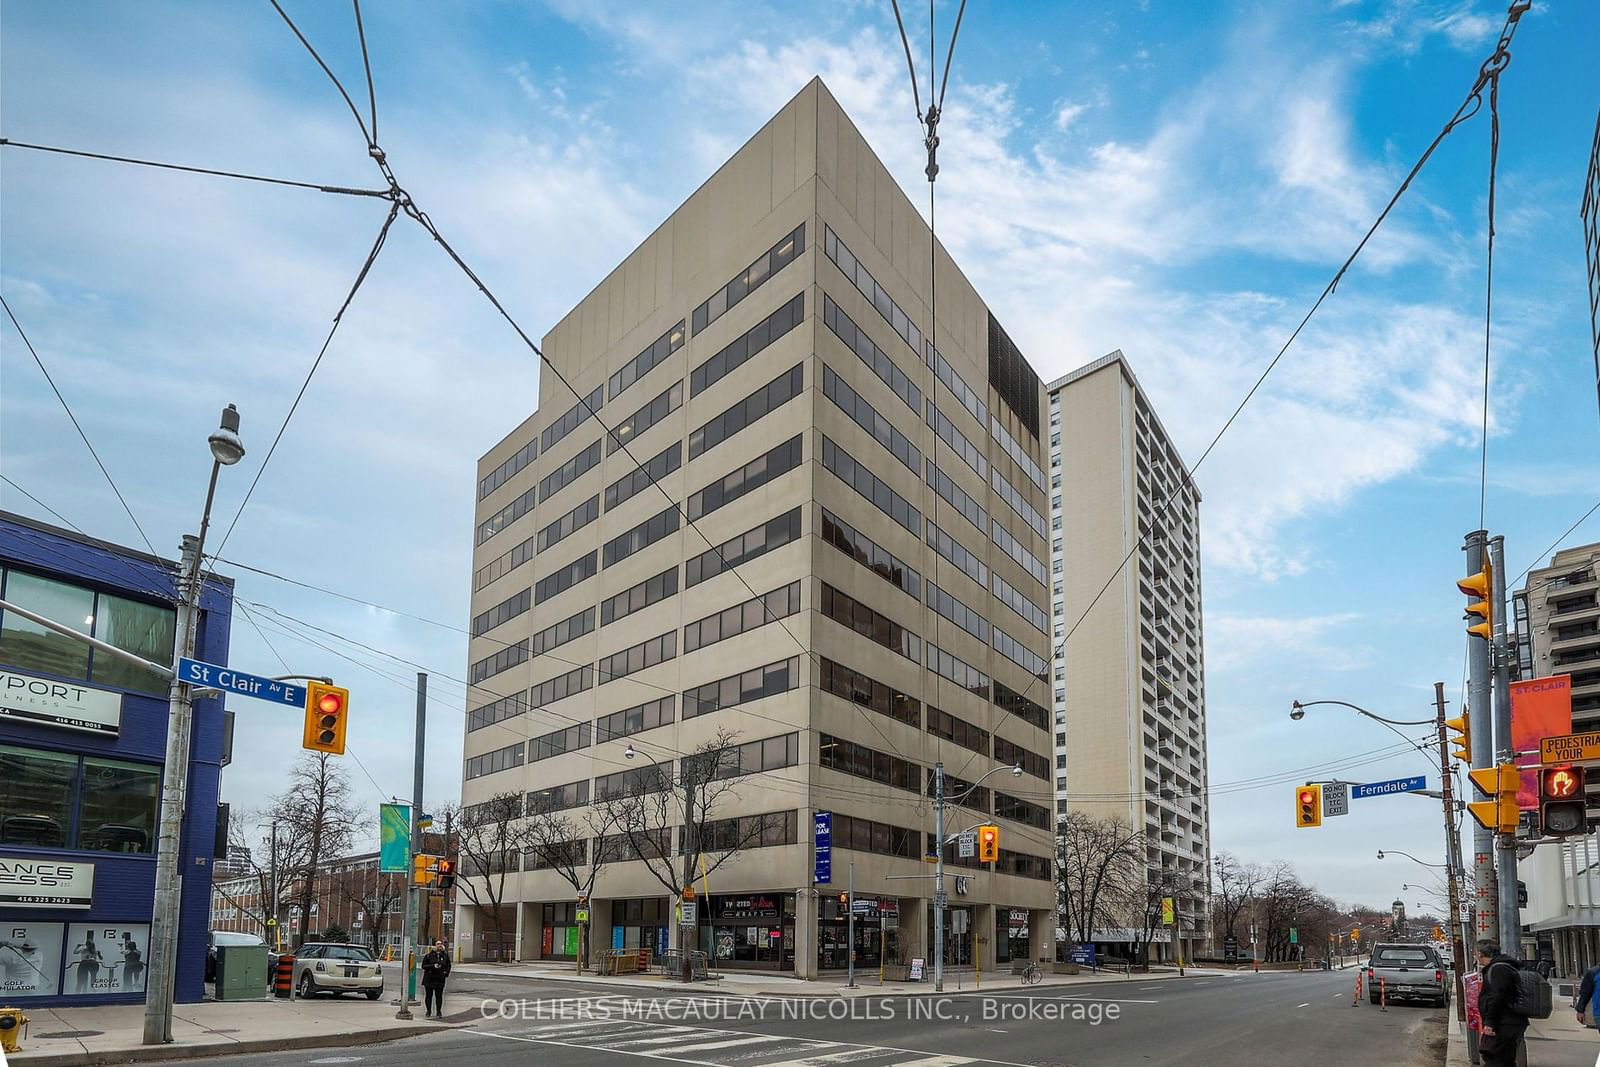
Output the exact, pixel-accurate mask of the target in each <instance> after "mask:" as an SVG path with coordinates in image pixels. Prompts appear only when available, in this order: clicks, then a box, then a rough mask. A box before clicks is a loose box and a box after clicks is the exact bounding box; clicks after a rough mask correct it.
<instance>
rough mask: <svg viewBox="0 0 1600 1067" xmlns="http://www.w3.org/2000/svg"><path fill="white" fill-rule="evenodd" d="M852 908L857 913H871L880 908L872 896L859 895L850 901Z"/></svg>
mask: <svg viewBox="0 0 1600 1067" xmlns="http://www.w3.org/2000/svg"><path fill="white" fill-rule="evenodd" d="M850 910H851V911H853V912H855V913H856V914H857V915H871V914H872V913H873V912H875V911H877V910H878V902H877V901H876V900H872V899H870V898H864V897H857V898H856V899H855V900H852V901H851V902H850Z"/></svg>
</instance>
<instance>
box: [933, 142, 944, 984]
mask: <svg viewBox="0 0 1600 1067" xmlns="http://www.w3.org/2000/svg"><path fill="white" fill-rule="evenodd" d="M930 165H931V164H930ZM933 847H934V853H933V991H934V992H935V993H943V992H944V906H945V896H944V760H939V761H938V762H937V763H935V764H934V765H933Z"/></svg>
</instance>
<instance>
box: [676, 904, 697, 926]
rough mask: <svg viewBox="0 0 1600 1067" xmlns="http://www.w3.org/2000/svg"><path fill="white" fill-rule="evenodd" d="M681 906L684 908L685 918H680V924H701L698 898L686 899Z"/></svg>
mask: <svg viewBox="0 0 1600 1067" xmlns="http://www.w3.org/2000/svg"><path fill="white" fill-rule="evenodd" d="M681 906H682V909H683V918H682V919H681V920H680V925H683V926H699V925H700V910H699V909H700V902H699V901H697V900H685V901H684V902H683V904H682V905H681Z"/></svg>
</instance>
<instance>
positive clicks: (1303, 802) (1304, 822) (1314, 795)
mask: <svg viewBox="0 0 1600 1067" xmlns="http://www.w3.org/2000/svg"><path fill="white" fill-rule="evenodd" d="M1294 824H1295V826H1297V827H1300V828H1301V829H1304V828H1305V827H1308V826H1321V825H1322V787H1321V786H1320V785H1303V786H1301V787H1300V788H1299V789H1296V790H1295V791H1294Z"/></svg>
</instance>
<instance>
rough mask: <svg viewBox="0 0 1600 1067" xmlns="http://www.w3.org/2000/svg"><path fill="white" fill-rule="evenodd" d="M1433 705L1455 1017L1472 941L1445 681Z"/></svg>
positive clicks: (1436, 687)
mask: <svg viewBox="0 0 1600 1067" xmlns="http://www.w3.org/2000/svg"><path fill="white" fill-rule="evenodd" d="M1433 706H1434V711H1435V717H1436V718H1437V719H1438V721H1439V782H1440V790H1439V792H1440V796H1441V797H1443V800H1444V862H1445V884H1446V886H1447V888H1448V891H1449V895H1450V930H1451V931H1452V933H1451V938H1452V940H1454V942H1455V951H1454V952H1453V953H1452V955H1454V956H1455V961H1454V962H1455V967H1454V970H1455V986H1456V1018H1457V1019H1465V1018H1466V1017H1467V1000H1466V997H1465V996H1463V987H1462V981H1463V979H1462V976H1463V974H1464V973H1465V972H1464V971H1463V970H1462V968H1464V967H1465V966H1466V960H1467V946H1468V945H1470V944H1471V931H1470V930H1469V929H1468V925H1467V920H1466V918H1465V917H1464V916H1463V915H1462V914H1461V887H1460V884H1459V883H1458V882H1457V880H1456V876H1457V872H1458V871H1459V870H1460V866H1461V839H1460V838H1459V837H1458V836H1457V834H1456V824H1455V810H1456V800H1455V789H1454V784H1453V782H1452V780H1451V776H1450V739H1449V735H1448V733H1447V732H1446V730H1445V725H1444V714H1445V712H1444V683H1443V682H1434V683H1433Z"/></svg>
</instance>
